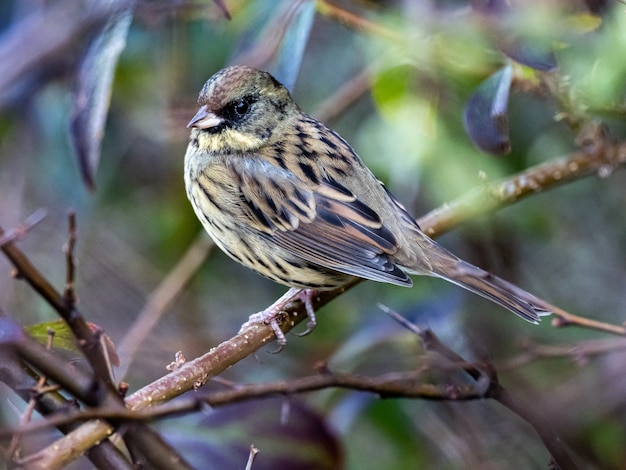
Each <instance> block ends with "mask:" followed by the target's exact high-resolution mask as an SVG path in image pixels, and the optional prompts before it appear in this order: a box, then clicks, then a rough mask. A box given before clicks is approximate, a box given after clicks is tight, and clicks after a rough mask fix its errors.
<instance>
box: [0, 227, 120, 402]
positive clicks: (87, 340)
mask: <svg viewBox="0 0 626 470" xmlns="http://www.w3.org/2000/svg"><path fill="white" fill-rule="evenodd" d="M4 235H5V231H4V230H3V229H2V228H1V227H0V237H2V236H4ZM0 248H1V249H2V251H3V252H4V254H5V256H6V257H7V258H8V259H9V261H10V262H11V263H12V264H13V266H14V267H15V271H16V275H17V277H19V278H20V279H23V280H25V281H26V282H27V283H28V284H29V285H30V286H31V287H32V288H33V289H34V290H35V291H36V292H37V293H38V294H39V295H40V296H41V297H42V298H43V299H44V300H45V301H46V302H48V304H49V305H50V306H51V307H52V308H53V309H54V310H55V311H56V312H57V313H58V314H59V315H60V316H61V318H63V320H65V321H66V322H67V324H68V326H69V327H70V329H71V330H72V333H73V334H74V337H75V338H76V339H77V344H78V347H79V348H80V350H81V351H82V352H83V354H84V355H85V357H86V358H87V360H88V361H89V364H90V365H91V367H92V368H93V371H94V373H95V374H96V377H98V378H99V379H100V380H102V381H103V383H104V384H105V386H106V387H108V388H109V389H110V390H111V391H114V390H115V388H116V387H115V384H114V383H113V378H112V377H111V374H110V365H109V363H108V360H107V355H106V352H105V351H104V350H103V348H102V345H101V343H100V341H99V338H98V337H97V336H96V335H95V334H94V333H93V331H92V330H91V328H90V327H89V325H88V324H87V322H86V321H85V319H84V317H83V316H82V315H81V314H80V313H79V312H78V310H76V309H75V308H68V306H67V304H66V302H65V298H64V296H63V295H62V294H61V293H59V292H58V291H57V290H56V289H55V288H54V286H52V284H51V283H50V282H49V281H48V279H47V278H46V277H45V276H44V275H43V274H42V273H41V272H40V271H39V270H38V269H37V268H36V267H35V266H34V265H33V264H32V263H31V262H30V260H29V259H28V257H27V256H26V255H25V254H24V253H23V252H22V251H21V250H20V249H19V248H18V247H17V246H16V245H15V243H13V242H11V241H8V242H5V243H4V244H3V245H1V247H0Z"/></svg>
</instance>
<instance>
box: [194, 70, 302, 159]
mask: <svg viewBox="0 0 626 470" xmlns="http://www.w3.org/2000/svg"><path fill="white" fill-rule="evenodd" d="M198 104H199V105H200V109H199V110H198V112H197V113H196V115H195V116H194V117H193V118H192V119H191V121H190V122H189V124H188V125H187V127H190V128H192V129H193V130H192V138H195V139H197V141H198V147H199V148H200V150H205V151H210V152H215V153H233V152H235V153H236V152H241V153H248V152H254V151H256V150H258V149H259V148H261V147H263V146H264V145H268V144H271V143H273V142H274V141H275V140H276V139H277V138H278V137H277V136H279V135H280V134H281V130H282V129H283V128H284V126H285V125H287V124H288V120H289V119H290V118H292V117H295V116H297V114H298V113H299V110H298V107H297V106H296V104H295V103H294V101H293V99H292V98H291V96H290V95H289V92H288V91H287V89H286V88H285V87H284V86H283V85H282V84H280V83H279V82H278V81H277V80H276V79H275V78H274V77H272V76H271V75H270V74H269V73H267V72H262V71H260V70H257V69H254V68H252V67H246V66H241V65H235V66H232V67H227V68H225V69H222V70H220V71H219V72H217V73H216V74H215V75H213V76H212V77H211V78H209V80H208V81H207V82H206V83H205V84H204V87H203V88H202V91H201V92H200V97H199V98H198Z"/></svg>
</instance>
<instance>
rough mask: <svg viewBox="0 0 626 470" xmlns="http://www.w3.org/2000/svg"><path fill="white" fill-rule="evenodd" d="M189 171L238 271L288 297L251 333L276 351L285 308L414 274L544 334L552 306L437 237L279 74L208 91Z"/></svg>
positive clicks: (213, 230) (233, 76)
mask: <svg viewBox="0 0 626 470" xmlns="http://www.w3.org/2000/svg"><path fill="white" fill-rule="evenodd" d="M198 105H199V109H198V111H197V113H196V114H195V115H194V116H193V118H192V119H191V121H189V124H188V126H187V127H188V128H190V129H191V131H190V137H189V143H188V146H187V151H186V153H185V160H184V179H185V188H186V193H187V196H188V198H189V200H190V202H191V205H192V207H193V209H194V212H195V214H196V216H197V217H198V219H199V220H200V222H201V224H202V225H203V227H204V229H205V230H206V232H208V234H209V235H210V236H211V238H212V239H213V240H214V242H215V243H216V245H217V246H218V247H219V248H220V249H221V250H222V251H224V252H225V253H226V254H227V255H228V256H230V257H231V258H232V259H233V260H235V261H237V262H239V263H241V264H242V265H244V266H246V267H248V268H250V269H252V270H254V271H256V272H257V273H258V274H260V275H262V276H264V277H266V278H269V279H271V280H272V281H275V282H277V283H280V284H283V285H286V286H288V287H290V288H291V289H290V290H289V291H288V292H287V293H286V294H285V295H284V296H283V297H281V298H280V299H279V300H278V301H277V302H276V303H274V305H272V306H271V307H269V308H268V309H265V310H264V311H262V312H260V313H258V314H255V315H252V316H251V317H250V320H249V321H250V322H255V321H263V322H265V323H266V324H269V325H270V326H271V327H272V329H273V331H274V333H275V335H276V337H277V339H278V342H279V344H281V345H284V344H285V343H286V339H285V336H284V334H283V332H282V331H281V330H280V327H279V325H278V320H277V318H278V316H279V314H280V313H281V311H282V310H283V308H284V306H285V305H286V304H287V303H288V302H290V301H292V300H295V299H299V300H301V301H303V302H304V304H305V307H306V312H307V314H308V317H309V322H308V326H309V329H308V330H307V331H309V330H310V329H312V328H313V327H314V326H315V323H316V319H315V312H314V309H313V306H312V299H313V297H314V295H315V293H316V292H319V291H324V290H332V289H337V288H339V287H342V286H344V285H346V284H348V283H349V282H351V281H353V280H354V278H355V277H356V278H362V279H368V280H372V281H379V282H384V283H389V284H394V285H397V286H404V287H410V286H412V280H411V278H410V277H409V275H428V276H435V277H439V278H442V279H445V280H447V281H450V282H452V283H454V284H457V285H459V286H461V287H463V288H465V289H467V290H469V291H471V292H473V293H475V294H478V295H480V296H482V297H485V298H487V299H489V300H491V301H493V302H495V303H496V304H499V305H500V306H502V307H504V308H506V309H508V310H510V311H512V312H513V313H515V314H517V315H518V316H520V317H521V318H523V319H524V320H526V321H528V322H531V323H538V322H539V320H540V317H541V316H542V315H548V314H550V313H551V306H550V304H548V303H547V302H545V301H543V300H540V299H539V298H537V297H535V296H534V295H532V294H530V293H528V292H526V291H525V290H523V289H521V288H519V287H517V286H515V285H513V284H512V283H509V282H507V281H505V280H503V279H501V278H499V277H497V276H495V275H493V274H491V273H489V272H487V271H484V270H483V269H480V268H478V267H476V266H474V265H472V264H470V263H468V262H466V261H463V260H462V259H460V258H458V257H457V256H455V255H454V254H452V253H451V252H449V251H448V250H447V249H445V248H444V247H443V246H441V245H440V244H438V243H437V242H435V241H434V240H432V239H431V238H429V237H428V236H427V235H426V234H425V233H424V232H423V231H422V230H421V229H420V227H419V226H418V224H417V222H416V221H415V218H414V217H412V216H411V215H410V214H409V213H408V212H407V210H406V209H405V207H404V206H403V205H402V204H401V203H400V201H399V200H398V199H397V198H396V197H395V196H393V195H392V194H391V192H389V191H388V190H387V188H386V187H385V186H384V184H383V183H382V182H381V181H380V180H379V179H378V178H377V177H376V176H375V175H374V174H373V173H372V172H371V171H370V170H369V168H368V167H367V166H366V165H365V163H364V162H363V161H362V160H361V158H360V157H359V156H358V155H357V153H356V151H355V150H354V149H353V148H352V147H351V146H350V144H349V143H348V142H347V141H346V140H345V139H343V138H342V137H341V136H340V135H339V134H337V133H336V132H335V131H333V130H332V129H330V128H329V127H327V126H326V125H325V124H323V123H321V122H320V121H318V120H316V119H315V118H314V117H312V116H310V115H308V114H306V113H305V112H303V111H302V110H301V109H300V108H299V107H298V105H297V104H296V103H295V101H294V99H293V98H292V96H291V94H290V93H289V91H288V90H287V88H285V87H284V86H283V85H282V84H281V83H280V82H279V81H278V80H276V79H275V78H274V77H273V76H272V75H271V74H269V73H268V72H265V71H261V70H258V69H256V68H252V67H248V66H244V65H233V66H229V67H226V68H224V69H222V70H219V71H218V72H217V73H215V74H214V75H213V76H212V77H211V78H209V80H208V81H207V82H206V83H205V84H204V86H203V87H202V90H201V91H200V94H199V97H198Z"/></svg>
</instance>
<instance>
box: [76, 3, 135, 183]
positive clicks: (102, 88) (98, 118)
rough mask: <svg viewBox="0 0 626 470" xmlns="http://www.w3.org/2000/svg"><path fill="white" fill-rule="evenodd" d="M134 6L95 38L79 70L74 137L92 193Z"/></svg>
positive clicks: (105, 27)
mask: <svg viewBox="0 0 626 470" xmlns="http://www.w3.org/2000/svg"><path fill="white" fill-rule="evenodd" d="M133 3H134V2H132V1H129V2H128V5H129V6H128V7H127V8H125V9H123V10H122V11H120V12H118V13H117V14H116V15H114V16H112V17H111V18H110V19H109V21H108V22H107V23H106V24H105V26H104V27H103V28H102V30H100V31H99V32H98V33H96V34H95V35H94V38H93V40H92V41H91V43H90V44H89V47H88V48H87V51H86V52H85V55H84V56H83V58H82V60H81V62H80V65H79V68H78V74H77V77H76V84H75V88H74V103H73V109H72V131H71V135H72V142H73V144H74V148H75V150H76V155H77V158H78V166H79V168H80V171H81V175H82V177H83V181H84V182H85V184H86V185H87V187H88V188H89V189H93V188H94V187H95V174H96V170H97V169H98V163H99V161H100V144H101V142H102V136H103V135H104V126H105V124H106V119H107V115H108V112H109V103H110V100H111V89H112V86H113V77H114V74H115V68H116V66H117V59H118V58H119V55H120V54H121V52H122V50H123V49H124V47H125V45H126V36H127V34H128V29H129V27H130V23H131V20H132V5H133Z"/></svg>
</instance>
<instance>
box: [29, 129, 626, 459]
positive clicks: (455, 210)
mask: <svg viewBox="0 0 626 470" xmlns="http://www.w3.org/2000/svg"><path fill="white" fill-rule="evenodd" d="M625 162H626V143H610V142H606V141H601V142H598V143H597V145H595V146H589V147H588V148H587V150H586V151H579V152H575V153H573V154H571V155H569V156H567V157H563V158H557V159H554V160H551V161H549V162H546V163H543V164H540V165H537V166H535V167H533V168H530V169H528V170H526V171H524V172H522V173H520V174H518V175H515V176H512V177H510V178H507V179H504V180H502V181H500V182H494V183H490V184H488V185H485V186H483V187H481V188H478V189H476V190H474V191H472V192H470V193H469V194H467V195H465V196H464V197H462V198H459V199H457V200H455V201H453V202H452V203H450V204H446V205H444V206H442V207H441V208H439V209H436V210H435V211H433V212H431V213H429V214H427V215H426V216H424V217H422V218H421V219H419V223H420V226H421V227H422V229H423V230H424V231H425V232H426V233H427V234H429V235H430V236H432V237H436V236H438V235H441V234H442V233H444V232H446V231H448V230H450V229H452V228H453V227H454V226H456V225H459V224H461V223H463V222H465V221H467V220H469V219H470V218H473V217H477V216H479V215H482V214H485V213H487V212H490V211H495V210H496V209H499V208H502V207H504V206H507V205H509V204H512V203H514V202H517V201H519V200H520V199H522V198H524V197H526V196H530V195H531V194H536V193H539V192H541V191H544V190H547V189H551V188H554V187H556V186H558V185H560V184H563V183H566V182H570V181H574V180H576V179H580V178H583V177H586V176H589V175H592V174H598V173H601V174H606V173H610V171H609V172H607V171H606V170H602V169H609V170H611V171H612V170H615V169H617V168H619V167H621V166H624V164H625ZM358 283H359V280H355V281H354V282H353V283H352V284H350V285H347V286H344V287H342V288H341V289H338V290H335V291H329V292H320V293H318V295H317V297H315V298H314V299H313V306H314V308H315V309H316V310H317V309H319V308H321V307H322V306H324V305H325V304H327V303H328V302H330V301H331V300H332V299H334V298H335V297H337V296H339V295H341V294H342V293H343V292H345V291H346V290H348V289H350V288H352V287H353V286H354V285H356V284H358ZM304 318H306V313H305V309H304V305H302V304H301V302H299V301H296V302H292V304H290V305H287V306H286V308H285V312H284V313H283V315H282V318H281V320H282V321H281V322H280V326H281V329H282V330H283V332H285V333H286V332H288V331H290V330H291V329H292V328H293V327H294V326H295V325H296V324H298V323H299V322H300V321H302V320H303V319H304ZM570 319H571V317H570ZM595 326H601V328H598V329H601V330H602V331H606V332H610V333H614V334H620V335H624V334H626V332H624V331H623V329H622V328H621V327H615V326H614V325H607V324H601V323H599V322H598V324H596V325H595ZM273 340H274V334H273V332H272V329H271V327H270V326H269V325H265V324H259V323H256V324H248V325H247V326H246V327H245V328H244V329H242V330H241V331H239V333H238V334H237V335H235V336H234V337H233V338H231V339H229V340H227V341H225V342H223V343H222V344H220V345H218V346H217V347H215V348H213V349H211V351H209V352H208V353H207V354H205V355H203V356H201V357H199V358H197V359H195V360H193V361H190V362H188V363H186V364H184V365H182V366H181V367H180V368H179V369H177V370H175V371H173V372H171V373H170V374H168V375H166V376H164V377H162V378H160V379H158V380H156V381H155V382H153V383H152V384H149V385H147V386H146V387H144V388H142V389H140V390H138V391H137V392H135V393H133V394H132V395H130V396H129V397H128V398H127V400H126V404H127V407H128V408H129V409H130V410H133V411H138V410H142V409H144V408H147V407H150V406H154V405H155V404H157V403H160V402H163V401H165V400H171V399H172V398H174V397H176V396H179V395H181V394H183V393H185V392H187V391H189V390H191V389H197V388H198V387H200V386H201V385H203V384H204V383H205V382H206V381H207V380H209V379H210V378H211V377H214V376H216V375H218V374H220V373H221V372H223V371H224V370H225V369H227V368H229V367H231V366H232V365H233V364H236V363H237V362H238V361H240V360H241V359H243V358H245V357H247V356H249V355H250V354H252V353H254V352H255V351H257V350H258V349H260V348H261V347H262V346H264V345H265V344H267V343H269V342H271V341H273ZM112 431H113V429H112V428H111V426H110V425H108V424H107V423H105V422H103V421H90V422H88V423H85V424H84V425H83V426H82V427H81V428H79V429H78V430H77V431H75V432H76V434H74V435H71V436H68V437H66V438H62V439H60V440H58V441H56V442H55V443H54V444H53V445H51V446H49V447H47V448H45V449H42V450H41V451H40V452H38V454H37V457H38V462H41V466H40V467H37V468H52V467H51V466H50V463H51V462H54V461H55V459H56V456H57V455H58V454H59V453H64V452H65V453H68V452H69V451H70V449H71V448H72V446H77V445H79V444H80V446H81V448H83V449H86V448H89V445H90V443H94V442H99V441H101V440H102V439H106V438H107V437H108V436H109V435H110V433H111V432H112ZM79 433H80V435H79Z"/></svg>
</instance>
